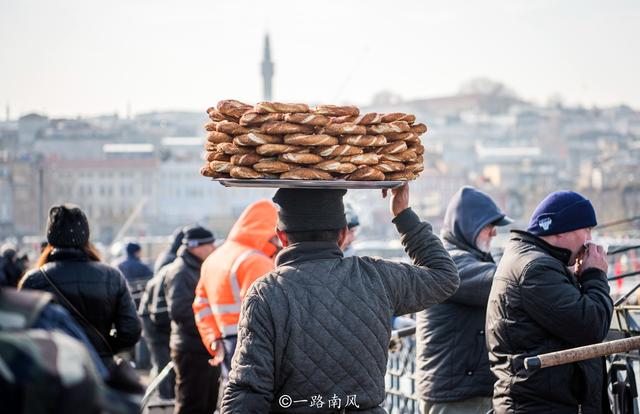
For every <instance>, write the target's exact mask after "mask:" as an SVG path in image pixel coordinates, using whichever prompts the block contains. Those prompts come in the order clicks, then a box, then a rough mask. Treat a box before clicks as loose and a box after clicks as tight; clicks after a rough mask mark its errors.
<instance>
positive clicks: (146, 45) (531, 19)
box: [0, 0, 640, 119]
mask: <svg viewBox="0 0 640 414" xmlns="http://www.w3.org/2000/svg"><path fill="white" fill-rule="evenodd" d="M639 22H640V2H639V1H637V0H610V1H603V0H600V1H595V0H484V1H463V0H447V1H433V0H414V1H407V0H387V1H381V0H368V1H364V0H361V1H356V0H342V1H338V0H324V1H316V2H309V1H303V0H298V1H294V0H271V1H264V0H263V1H258V0H251V1H249V0H232V1H224V0H217V1H216V0H210V1H200V0H183V1H166V0H155V1H152V0H110V1H104V0H103V1H99V2H98V1H95V0H55V1H51V0H0V41H1V43H0V45H1V46H0V105H1V106H2V107H4V106H5V105H6V104H7V103H8V104H9V105H10V107H11V111H12V117H16V116H18V115H21V114H24V113H27V112H29V111H34V110H35V111H43V112H46V113H48V114H49V115H54V116H75V115H78V114H97V113H104V112H110V113H112V112H114V111H117V112H119V113H120V114H121V115H122V114H124V113H125V111H126V107H127V102H130V103H131V107H132V110H133V112H134V113H138V112H143V111H148V110H169V109H184V110H204V109H206V107H208V106H210V105H212V104H214V103H215V102H217V101H218V100H219V99H223V98H236V99H241V100H245V101H247V102H249V103H254V102H256V101H259V100H261V99H262V84H261V78H260V76H259V74H260V60H261V58H262V44H263V35H264V32H265V30H268V31H269V32H270V34H271V42H272V55H273V58H274V61H275V63H276V68H275V71H276V74H275V77H274V98H275V99H277V100H280V101H302V102H327V103H339V102H353V103H356V104H365V103H368V102H369V101H370V99H371V97H372V96H373V94H375V93H376V92H378V91H380V90H382V89H389V90H392V91H394V92H397V93H399V94H400V95H401V96H403V97H404V98H418V97H435V96H441V95H447V94H452V93H455V92H456V91H457V90H458V88H459V86H460V84H461V83H463V82H465V81H467V80H469V79H471V78H474V77H479V76H482V77H489V78H491V79H494V80H498V81H501V82H504V83H505V84H507V85H508V86H509V87H511V88H513V89H514V90H515V91H516V92H517V93H518V94H519V95H520V96H522V97H523V98H525V99H532V100H535V101H537V102H539V103H544V102H545V101H546V100H547V98H548V97H549V96H551V95H554V94H560V95H561V96H562V97H563V98H564V99H565V101H566V102H567V103H571V104H572V103H582V104H585V105H587V106H590V105H594V104H596V105H612V104H619V103H627V104H630V105H632V106H634V107H636V108H640V82H639V80H638V78H639V75H640V50H639V49H640V47H639V46H638V41H639V40H640V23H639ZM0 117H1V118H2V119H4V110H2V115H1V116H0Z"/></svg>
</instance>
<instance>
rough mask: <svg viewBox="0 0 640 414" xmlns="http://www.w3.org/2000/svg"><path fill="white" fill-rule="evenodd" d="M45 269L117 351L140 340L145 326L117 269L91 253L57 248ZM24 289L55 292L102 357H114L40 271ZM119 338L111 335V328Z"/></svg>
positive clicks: (30, 276) (32, 273)
mask: <svg viewBox="0 0 640 414" xmlns="http://www.w3.org/2000/svg"><path fill="white" fill-rule="evenodd" d="M49 259H50V262H49V263H47V264H45V265H44V266H43V268H44V270H45V271H46V272H47V275H48V276H49V278H50V279H51V281H52V282H53V283H55V285H56V286H57V288H58V289H60V291H61V292H62V294H64V296H65V297H66V298H67V300H69V302H71V303H72V304H73V306H75V307H76V309H78V311H79V312H80V313H81V314H82V315H83V316H84V317H85V318H86V319H87V320H88V321H89V322H90V323H91V324H92V325H93V326H94V327H95V328H96V329H97V330H98V331H99V332H100V333H101V334H102V336H103V337H104V338H105V339H107V341H108V342H109V346H110V347H111V349H112V350H113V352H115V353H117V352H120V351H122V350H124V349H126V348H129V347H132V346H133V345H135V344H136V342H138V339H140V330H141V324H140V319H139V318H138V316H137V315H136V308H135V306H134V304H133V299H132V298H131V293H130V292H129V289H128V288H127V282H126V281H125V279H124V276H122V273H120V271H119V270H118V269H116V268H113V267H111V266H108V265H106V264H104V263H100V262H95V261H91V260H90V259H89V257H88V256H87V254H86V253H85V252H84V251H82V250H80V249H76V248H55V249H53V251H52V252H51V253H50V255H49ZM22 288H23V289H37V290H45V291H47V292H50V293H52V294H53V295H54V296H55V297H56V299H57V301H58V303H59V304H60V305H62V306H64V307H65V308H67V311H69V313H70V314H71V315H72V316H73V317H74V319H75V320H76V322H78V324H79V325H80V326H81V327H82V328H83V329H84V331H85V333H86V334H87V337H88V338H89V340H90V341H91V343H92V344H93V346H94V348H95V349H96V351H97V352H98V355H100V357H102V358H108V357H111V356H112V354H111V352H110V351H109V349H108V348H107V346H106V344H105V343H104V341H103V340H102V339H100V337H99V336H98V334H97V333H96V332H95V330H94V329H93V328H91V327H88V326H86V325H85V323H83V321H82V320H81V319H80V318H79V317H78V316H77V315H76V313H75V312H74V311H73V310H72V309H69V308H68V305H67V304H66V302H65V301H64V300H63V299H62V298H59V297H58V296H57V293H56V291H55V290H54V289H53V288H52V287H51V285H50V284H49V282H47V280H46V279H45V278H44V276H43V275H42V272H41V271H40V270H39V269H34V270H31V271H30V272H29V273H27V275H26V276H25V280H24V282H23V285H22ZM112 327H113V328H115V332H116V335H115V336H111V335H110V332H111V328H112Z"/></svg>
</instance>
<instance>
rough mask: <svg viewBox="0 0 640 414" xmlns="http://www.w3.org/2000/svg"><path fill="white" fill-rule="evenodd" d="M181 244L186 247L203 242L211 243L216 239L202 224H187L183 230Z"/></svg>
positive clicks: (196, 245) (195, 245)
mask: <svg viewBox="0 0 640 414" xmlns="http://www.w3.org/2000/svg"><path fill="white" fill-rule="evenodd" d="M183 233H184V236H183V237H182V244H183V245H185V246H187V247H198V246H200V245H203V244H211V243H213V242H215V241H216V238H215V237H214V235H213V233H211V232H210V231H209V230H207V229H205V228H204V227H202V226H198V225H193V226H187V227H185V228H184V230H183Z"/></svg>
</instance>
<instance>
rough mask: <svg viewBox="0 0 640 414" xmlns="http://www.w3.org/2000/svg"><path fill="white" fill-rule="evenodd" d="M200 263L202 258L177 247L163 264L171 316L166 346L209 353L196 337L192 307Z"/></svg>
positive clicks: (196, 329) (184, 350) (173, 348)
mask: <svg viewBox="0 0 640 414" xmlns="http://www.w3.org/2000/svg"><path fill="white" fill-rule="evenodd" d="M200 267H202V261H201V260H200V259H199V258H197V257H196V256H194V255H193V254H191V253H189V251H188V250H187V249H186V248H185V247H181V248H180V250H178V257H177V258H176V260H174V261H173V263H171V264H169V265H167V266H166V268H163V270H166V276H165V280H164V291H165V296H166V301H167V308H168V310H169V317H170V318H171V337H170V339H169V346H170V347H171V349H172V350H176V351H180V352H199V353H205V354H208V353H209V352H208V351H207V349H206V348H205V346H204V344H203V343H202V339H201V338H200V333H199V332H198V328H197V327H196V319H195V316H194V314H193V308H192V305H193V299H194V298H195V296H196V285H197V284H198V280H199V279H200Z"/></svg>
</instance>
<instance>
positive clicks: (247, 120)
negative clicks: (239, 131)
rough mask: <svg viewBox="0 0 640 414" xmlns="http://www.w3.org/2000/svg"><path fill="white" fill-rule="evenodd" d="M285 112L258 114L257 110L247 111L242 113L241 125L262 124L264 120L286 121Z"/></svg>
mask: <svg viewBox="0 0 640 414" xmlns="http://www.w3.org/2000/svg"><path fill="white" fill-rule="evenodd" d="M284 116H285V115H284V114H280V113H274V114H258V113H255V112H247V113H245V114H244V115H242V118H240V125H242V126H247V125H260V124H262V123H264V122H269V121H284Z"/></svg>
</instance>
